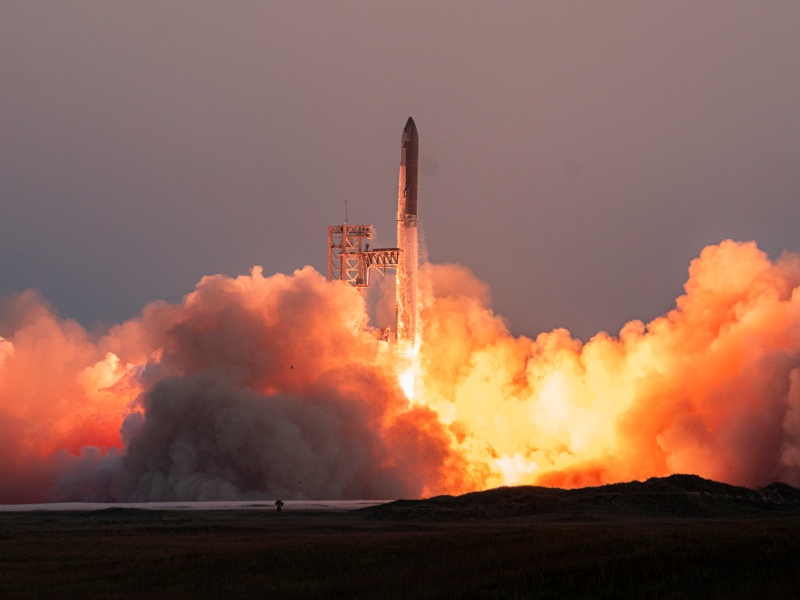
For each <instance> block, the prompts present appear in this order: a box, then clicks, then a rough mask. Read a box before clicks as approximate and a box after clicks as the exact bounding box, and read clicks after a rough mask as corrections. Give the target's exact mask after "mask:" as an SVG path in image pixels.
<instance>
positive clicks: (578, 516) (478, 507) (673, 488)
mask: <svg viewBox="0 0 800 600" xmlns="http://www.w3.org/2000/svg"><path fill="white" fill-rule="evenodd" d="M362 512H364V513H366V514H368V515H369V516H371V517H373V518H376V519H400V520H410V519H414V520H426V521H427V520H430V521H448V520H465V519H492V518H511V517H538V518H540V519H543V520H548V521H596V520H606V519H619V518H648V519H649V518H705V519H710V518H737V517H757V516H777V515H786V516H789V515H793V516H800V489H797V488H794V487H792V486H790V485H787V484H785V483H772V484H770V485H768V486H766V487H764V488H760V489H751V488H745V487H738V486H733V485H728V484H726V483H720V482H717V481H711V480H708V479H703V478H702V477H698V476H697V475H670V476H669V477H653V478H651V479H648V480H647V481H631V482H629V483H614V484H610V485H603V486H599V487H589V488H578V489H571V490H564V489H560V488H545V487H535V486H516V487H501V488H495V489H491V490H486V491H483V492H472V493H469V494H464V495H462V496H436V497H434V498H428V499H425V500H397V501H395V502H390V503H389V504H383V505H381V506H375V507H370V508H366V509H363V510H362Z"/></svg>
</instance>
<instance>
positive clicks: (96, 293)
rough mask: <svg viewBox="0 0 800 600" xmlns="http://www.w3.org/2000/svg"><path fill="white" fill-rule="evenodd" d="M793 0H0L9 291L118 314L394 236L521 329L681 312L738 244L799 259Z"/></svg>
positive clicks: (82, 312) (83, 318) (83, 311)
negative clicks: (700, 259) (692, 270)
mask: <svg viewBox="0 0 800 600" xmlns="http://www.w3.org/2000/svg"><path fill="white" fill-rule="evenodd" d="M798 32H800V2H796V1H794V0H787V1H783V2H780V1H774V2H754V1H748V2H737V1H734V0H724V1H723V0H720V1H697V0H691V1H676V0H672V1H670V2H656V1H653V2H647V1H636V2H634V1H630V2H616V1H597V2H590V1H582V2H569V1H563V0H558V1H556V0H552V1H549V2H532V1H519V2H491V3H490V2H468V1H463V0H459V1H446V2H445V1H439V2H379V1H374V2H367V1H364V2H344V1H337V2H327V1H324V2H323V1H320V2H302V1H301V2H289V1H286V2H266V1H264V2H224V3H221V2H200V1H192V2H189V1H187V2H169V1H164V0H158V1H137V2H97V1H91V2H79V1H53V2H45V1H35V2H31V1H28V0H5V1H4V2H2V4H0V132H2V144H1V145H0V208H1V210H0V296H2V295H7V294H11V293H14V292H18V291H21V290H24V289H28V288H34V289H37V290H40V291H41V292H42V294H43V295H44V296H45V297H46V298H48V299H49V300H50V301H51V302H52V303H53V305H54V306H55V307H56V309H57V310H58V311H59V312H60V313H61V314H62V315H63V316H65V317H73V318H76V319H78V320H79V321H80V322H82V323H84V324H85V325H87V326H93V325H94V324H96V323H108V322H118V321H120V320H123V319H126V318H129V317H131V316H133V315H135V314H137V313H138V312H139V310H140V309H141V308H142V306H144V304H145V303H146V302H148V301H149V300H152V299H157V298H163V299H166V300H169V301H177V300H179V299H180V298H181V297H182V296H183V295H184V294H186V293H188V292H190V291H191V290H192V289H193V287H194V284H195V283H196V282H197V280H198V279H199V278H200V277H201V276H203V275H205V274H212V273H227V274H230V275H237V274H241V273H246V272H247V271H248V270H249V268H250V267H251V266H252V265H255V264H262V265H264V271H265V273H266V274H271V273H277V272H282V273H290V272H292V271H293V270H294V269H296V268H300V267H302V266H304V265H306V264H310V265H312V266H314V267H315V268H317V269H318V270H319V271H321V272H325V268H326V249H325V247H326V235H327V231H326V228H327V226H328V225H332V224H337V223H341V222H342V221H343V219H344V202H345V200H347V201H348V202H349V214H350V222H354V223H365V224H368V223H372V224H373V225H375V226H376V227H377V228H378V239H377V240H376V243H375V244H374V245H375V246H393V245H395V240H394V231H395V221H394V219H395V211H396V195H397V170H398V162H399V154H400V148H399V144H400V134H401V131H402V128H403V125H404V124H405V121H406V119H407V118H408V116H409V115H411V116H413V117H414V120H415V121H416V123H417V127H418V129H419V135H420V160H421V172H420V190H419V198H420V204H419V211H420V223H421V227H422V233H423V235H424V238H425V240H426V243H427V248H428V254H429V257H430V260H431V261H432V262H437V263H442V262H457V263H460V264H463V265H465V266H467V267H469V268H470V269H472V270H473V271H474V272H475V273H476V275H477V276H478V277H480V278H481V279H483V280H485V281H486V282H487V283H489V285H490V287H491V290H492V295H493V298H494V306H495V309H496V311H497V312H498V313H500V314H503V315H504V316H506V317H507V318H508V320H509V322H510V325H511V328H512V330H513V331H514V332H515V333H517V334H527V335H535V334H536V333H538V332H539V331H542V330H549V329H552V328H554V327H558V326H565V327H567V328H569V329H570V330H571V331H573V333H574V334H575V335H577V336H580V337H582V338H584V339H587V338H588V337H590V336H591V335H592V334H593V333H595V332H596V331H598V330H608V331H611V332H613V333H616V332H617V331H618V330H619V328H620V327H621V326H622V325H623V324H624V323H625V322H626V321H628V320H630V319H634V318H638V319H643V320H649V319H652V318H653V317H655V316H657V315H659V314H662V313H664V312H666V311H667V310H669V309H670V308H671V307H672V306H673V305H674V300H675V297H676V296H677V295H679V294H680V293H681V289H682V285H683V282H684V281H685V279H686V273H687V269H688V266H689V262H690V261H691V259H692V258H694V257H696V256H697V255H698V254H699V252H700V250H701V249H702V248H703V247H704V246H706V245H708V244H714V243H717V242H719V241H721V240H723V239H726V238H733V239H736V240H751V239H753V240H756V241H757V242H758V244H759V246H760V247H761V248H763V249H764V250H766V251H767V252H768V253H769V254H770V255H771V256H773V257H775V256H778V255H779V254H780V253H781V252H782V251H784V250H795V251H796V250H800V34H798Z"/></svg>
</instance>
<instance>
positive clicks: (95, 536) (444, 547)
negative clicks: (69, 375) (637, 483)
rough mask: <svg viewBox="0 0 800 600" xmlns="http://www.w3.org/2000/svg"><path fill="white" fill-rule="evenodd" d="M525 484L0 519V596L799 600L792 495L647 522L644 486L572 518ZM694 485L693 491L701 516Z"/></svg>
mask: <svg viewBox="0 0 800 600" xmlns="http://www.w3.org/2000/svg"><path fill="white" fill-rule="evenodd" d="M701 481H702V480H701ZM710 483H713V482H710ZM606 487H609V486H606ZM526 489H527V488H506V489H505V491H503V490H500V491H498V490H492V491H490V492H484V493H483V494H486V496H472V495H470V496H469V497H466V496H462V497H460V498H461V499H464V498H467V500H468V501H464V500H461V501H460V502H466V504H467V505H468V507H467V509H460V508H458V507H456V508H455V509H454V508H453V507H448V508H447V511H446V515H445V516H444V517H442V515H441V514H438V513H437V510H434V509H432V508H431V507H433V506H435V505H436V504H437V503H439V504H442V503H444V504H447V502H448V501H449V502H450V503H451V504H452V503H456V504H458V502H459V501H458V500H457V499H452V498H450V497H441V498H439V499H431V500H429V501H424V502H422V503H408V502H400V503H396V504H389V505H385V506H383V507H375V508H372V509H363V510H360V511H354V512H325V511H308V512H301V511H284V512H282V513H277V512H275V511H274V510H270V511H259V510H252V511H241V510H239V511H153V510H137V509H127V508H112V509H106V510H99V511H83V512H52V511H50V512H9V513H2V514H0V598H182V597H188V598H226V599H228V598H390V599H391V598H637V599H640V598H748V599H749V598H781V599H786V598H798V597H800V515H798V514H796V511H795V510H794V509H793V508H792V507H793V503H792V502H786V501H784V500H781V501H780V502H778V504H777V506H778V507H779V508H778V509H776V510H766V511H755V512H754V511H753V510H750V509H752V505H751V504H747V502H751V503H752V500H748V499H746V498H745V499H742V502H745V504H744V506H745V507H746V508H747V507H748V506H749V507H750V509H748V510H750V512H749V513H748V514H746V515H739V514H737V515H735V516H724V517H719V516H717V515H714V514H711V515H707V516H696V515H691V514H689V515H684V516H680V515H677V516H676V515H675V514H673V515H672V516H663V515H662V516H658V517H656V516H653V514H650V513H651V509H652V506H653V503H654V502H655V500H654V498H653V496H652V494H651V491H647V490H641V489H640V490H639V491H640V492H641V493H643V494H644V496H643V497H642V498H637V497H636V496H637V493H633V496H632V497H631V498H629V499H628V502H633V504H634V505H635V506H640V505H641V506H645V507H646V509H647V510H644V512H642V510H640V511H639V512H638V513H637V514H635V515H633V516H631V515H630V514H627V515H626V514H622V513H621V512H620V510H617V509H614V510H610V511H609V510H608V506H610V505H611V506H617V507H619V506H620V504H619V501H617V502H616V503H615V502H611V501H609V500H608V498H606V499H605V500H603V499H602V498H600V499H597V498H595V500H594V501H593V502H592V503H591V506H595V507H596V509H595V510H593V511H592V510H588V509H586V508H585V507H584V508H582V509H581V511H580V514H579V515H575V514H571V513H569V511H566V512H565V513H559V512H555V513H554V512H550V509H549V508H548V507H547V506H544V507H543V506H542V505H541V498H540V499H539V500H537V501H536V502H533V501H531V502H529V504H528V508H524V507H523V508H519V505H520V503H522V504H524V503H523V502H522V500H521V499H520V496H519V493H520V490H523V491H524V490H526ZM600 489H601V488H596V489H595V494H596V493H597V490H600ZM536 490H537V488H533V491H532V492H530V494H528V495H529V496H531V497H535V496H537V491H536ZM791 490H792V488H787V491H788V492H791ZM728 491H729V490H728ZM728 491H725V494H727V493H728ZM618 492H620V489H619V488H611V492H610V494H611V496H614V495H616V494H617V493H618ZM634 492H635V490H634ZM663 493H664V498H662V499H661V500H663V503H664V506H667V507H668V508H669V507H676V506H677V511H678V512H679V513H680V512H681V511H684V509H685V503H681V502H677V501H676V499H675V498H676V497H677V496H680V495H681V494H682V493H684V492H680V493H678V492H675V493H673V492H670V491H669V490H667V491H665V492H663ZM686 493H689V492H686ZM702 494H708V492H703V493H700V494H698V492H691V493H690V497H697V498H700V499H701V500H702V502H701V505H702V510H703V511H706V512H707V511H708V510H709V508H708V506H710V505H708V503H707V502H706V500H707V498H706V496H703V495H702ZM587 495H589V496H591V494H587ZM623 495H625V494H623ZM601 496H602V494H601ZM509 497H510V498H512V499H513V502H514V503H515V505H516V506H517V512H518V513H519V514H514V512H513V511H510V510H509V509H508V506H506V509H504V511H505V513H504V514H505V516H486V515H484V516H476V512H475V511H476V510H477V509H476V508H475V507H476V506H480V505H481V502H479V501H478V500H479V499H481V498H483V499H484V500H485V502H484V503H483V505H484V508H483V512H484V513H486V512H489V513H491V512H492V511H495V510H497V506H499V505H501V504H503V503H504V502H505V501H504V500H503V499H504V498H509ZM526 497H527V496H526ZM711 497H712V498H713V494H711ZM726 497H728V496H726ZM448 499H449V500H448ZM617 500H618V499H617ZM728 500H730V497H728ZM623 504H625V503H623ZM721 504H722V506H723V512H724V513H725V514H728V513H730V511H731V508H730V502H722V503H721ZM734 504H735V503H734ZM656 505H659V506H660V504H659V503H658V502H656ZM409 506H411V507H412V508H409ZM531 506H535V507H538V508H537V509H536V510H533V511H532V510H531V508H530V507H531ZM625 506H627V504H625ZM659 510H660V509H659ZM459 511H462V512H459ZM670 511H672V512H673V513H674V512H675V511H674V510H672V509H669V510H667V512H670ZM628 512H630V511H628ZM662 512H663V511H662ZM645 513H646V514H645ZM750 513H752V514H750ZM659 514H661V513H659Z"/></svg>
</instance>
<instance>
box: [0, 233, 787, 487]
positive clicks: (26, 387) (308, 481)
mask: <svg viewBox="0 0 800 600" xmlns="http://www.w3.org/2000/svg"><path fill="white" fill-rule="evenodd" d="M419 284H420V286H419V287H420V298H419V301H420V340H421V341H420V344H419V348H418V349H417V350H416V351H415V352H414V353H413V354H411V355H409V356H405V357H402V358H401V359H399V360H398V358H397V356H396V355H395V354H394V352H392V351H390V350H389V349H388V348H387V347H386V345H385V344H383V343H380V342H377V341H375V340H374V336H371V335H368V334H367V333H364V332H361V331H358V332H355V331H353V328H352V327H351V325H350V324H351V323H353V322H359V323H360V322H365V319H366V310H365V306H364V302H363V300H362V299H361V297H360V296H359V295H358V294H357V293H356V292H355V291H354V290H353V289H351V288H349V287H347V286H346V285H340V284H330V283H328V282H325V281H324V279H323V278H322V276H321V275H319V274H318V273H316V272H315V271H314V270H313V269H311V268H306V269H303V270H300V271H297V272H295V273H294V274H293V275H290V276H287V275H274V276H272V277H264V276H263V273H262V272H261V270H260V268H256V269H254V270H253V272H252V273H251V274H250V275H249V276H243V277H238V278H235V279H231V278H228V277H223V276H214V277H206V278H203V280H201V281H200V283H199V284H198V286H197V289H196V290H195V291H194V292H192V293H191V294H189V295H188V296H187V297H186V298H185V299H184V300H183V301H182V302H181V303H180V304H177V305H168V304H166V303H154V304H151V305H149V306H147V307H145V309H144V311H143V312H142V315H141V316H140V317H139V318H137V319H133V320H131V321H128V322H126V323H124V324H122V325H118V326H115V327H113V328H111V329H109V330H108V331H107V332H105V333H103V334H101V335H90V334H89V333H87V332H86V331H85V330H84V329H83V328H82V327H80V326H79V325H78V324H76V323H75V322H72V321H69V320H61V319H59V318H57V317H56V316H55V315H54V314H53V311H52V310H51V309H50V308H49V307H48V306H47V305H46V304H45V303H44V302H43V301H42V300H41V299H40V298H38V297H36V296H35V295H34V294H32V293H30V292H25V293H23V294H20V295H19V296H16V297H14V298H11V299H9V300H8V301H6V302H5V304H4V308H3V310H2V313H0V334H2V335H3V336H4V337H2V338H0V478H1V479H2V481H3V482H4V483H3V484H0V502H21V501H41V500H48V499H50V500H52V499H61V500H64V499H77V500H82V499H94V500H103V499H105V500H134V499H136V500H166V499H176V500H191V499H212V498H218V499H226V498H253V497H261V496H265V495H266V496H267V497H271V495H277V496H280V497H287V498H314V497H316V498H323V497H325V498H364V497H385V498H390V497H400V496H405V497H411V496H420V495H429V494H436V493H460V492H464V491H468V490H474V489H480V488H485V487H490V486H496V485H501V484H515V483H532V484H540V485H559V486H578V485H589V484H599V483H605V482H613V481H622V480H630V479H642V478H646V477H650V476H660V475H666V474H669V473H675V472H689V473H697V474H699V475H702V476H704V477H709V478H713V479H717V480H722V481H727V482H731V483H736V484H743V485H760V484H764V483H767V482H769V481H772V480H784V481H786V482H788V483H791V484H794V485H798V484H800V257H797V256H795V255H791V254H786V255H785V256H783V257H781V258H780V259H778V260H777V261H774V262H773V261H771V260H770V259H769V258H768V257H767V256H766V255H765V254H764V253H763V252H761V251H760V250H758V248H757V247H756V245H755V244H754V243H735V242H731V241H726V242H723V243H721V244H719V245H716V246H710V247H708V248H706V249H705V250H703V252H702V253H701V255H700V257H699V258H697V259H696V260H694V261H693V262H692V264H691V266H690V269H689V279H688V281H687V283H686V285H685V294H684V295H683V296H681V297H680V298H678V300H677V302H676V307H675V308H674V309H673V310H672V311H670V312H669V313H668V314H666V315H664V316H662V317H659V318H656V319H654V320H653V321H652V322H650V323H647V324H645V323H642V322H639V321H632V322H630V323H628V324H627V325H625V326H624V327H623V328H622V330H621V331H620V332H619V334H618V335H610V334H607V333H602V332H601V333H598V334H597V335H596V336H595V337H593V338H592V339H591V340H590V341H589V342H587V343H585V344H584V343H582V342H580V341H579V340H576V339H573V338H572V337H571V336H570V334H569V333H568V332H567V331H566V330H563V329H557V330H554V331H551V332H547V333H541V334H539V335H538V336H536V337H535V338H527V337H514V336H512V335H511V334H510V333H509V331H508V328H507V327H506V325H505V322H504V321H503V319H502V318H500V317H498V316H497V315H495V314H494V313H493V312H492V310H491V308H490V298H489V291H488V288H487V287H486V285H485V284H483V283H481V282H480V281H478V280H477V279H475V277H474V276H473V275H472V274H471V273H470V272H469V271H468V270H467V269H465V268H464V267H459V266H456V265H444V266H442V265H426V266H425V268H424V269H422V270H421V272H420V282H419ZM533 309H535V308H532V310H533Z"/></svg>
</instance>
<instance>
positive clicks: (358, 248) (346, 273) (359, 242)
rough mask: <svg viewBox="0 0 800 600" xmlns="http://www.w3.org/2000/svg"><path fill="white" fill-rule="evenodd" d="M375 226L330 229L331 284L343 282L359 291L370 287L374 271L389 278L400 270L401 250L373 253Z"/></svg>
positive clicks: (378, 250)
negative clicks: (370, 241) (371, 273)
mask: <svg viewBox="0 0 800 600" xmlns="http://www.w3.org/2000/svg"><path fill="white" fill-rule="evenodd" d="M372 232H373V229H372V225H349V224H348V223H345V224H344V225H330V226H329V227H328V281H337V280H342V281H346V282H347V283H349V284H350V285H352V286H354V287H357V288H365V287H367V286H369V273H370V271H371V270H372V269H377V270H378V271H379V272H381V273H384V274H386V270H387V269H396V268H397V262H398V259H399V256H400V249H399V248H377V249H374V250H370V249H369V242H368V241H367V240H371V239H372Z"/></svg>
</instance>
